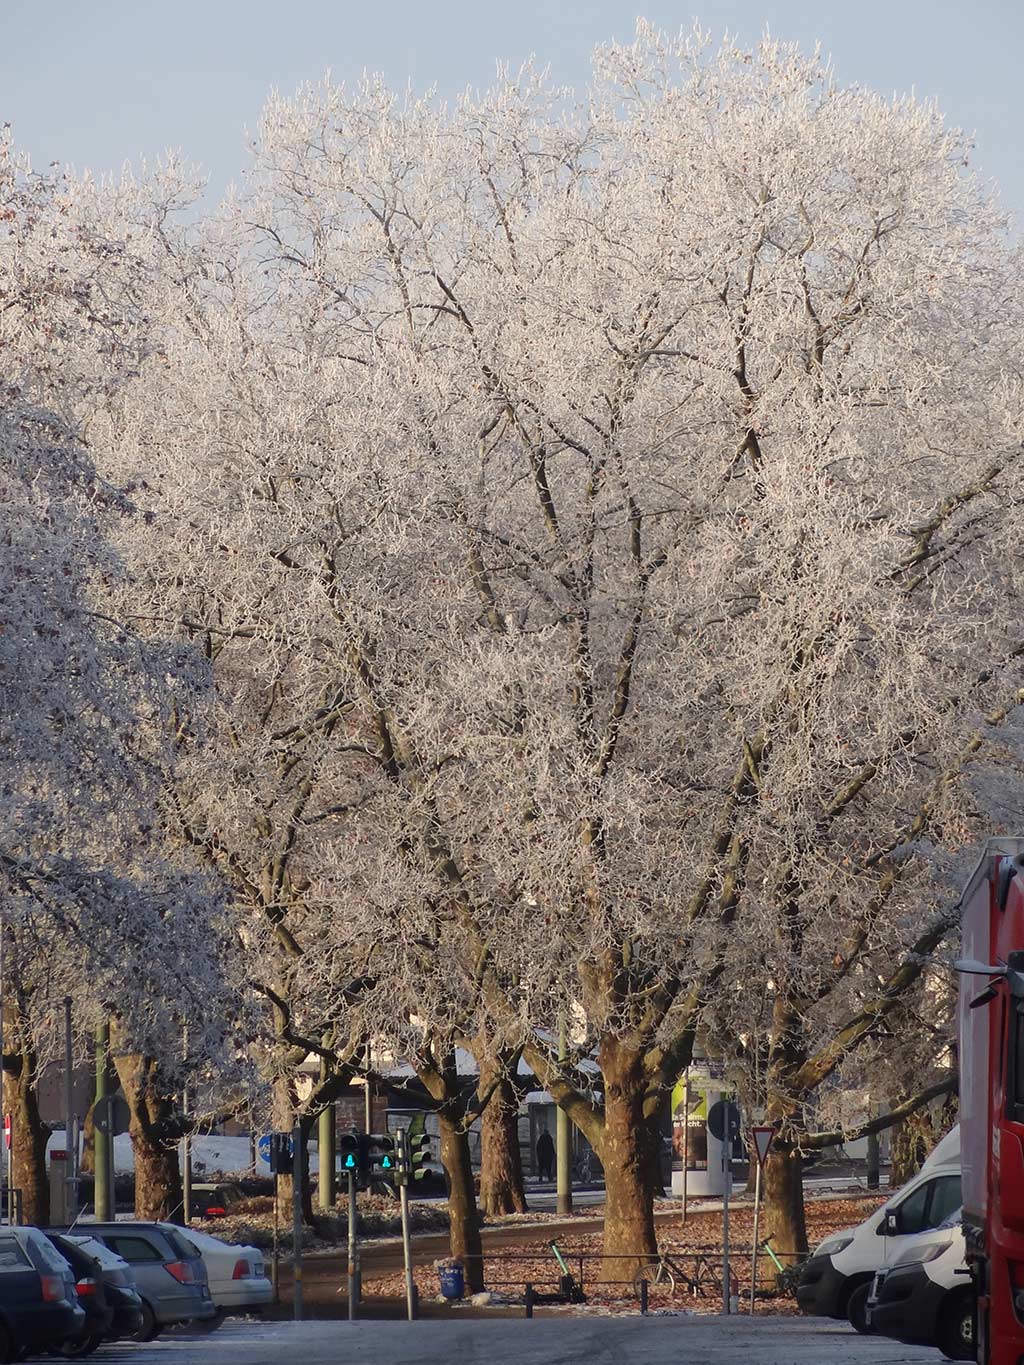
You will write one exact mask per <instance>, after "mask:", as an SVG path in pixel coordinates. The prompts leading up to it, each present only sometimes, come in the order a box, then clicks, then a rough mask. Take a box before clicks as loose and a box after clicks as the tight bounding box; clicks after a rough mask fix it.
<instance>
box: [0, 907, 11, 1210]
mask: <svg viewBox="0 0 1024 1365" xmlns="http://www.w3.org/2000/svg"><path fill="white" fill-rule="evenodd" d="M6 1007H7V996H6V993H5V991H4V921H3V919H2V918H0V1111H2V1112H3V1113H4V1114H6V1113H7V1105H6V1103H5V1101H6V1099H7V1073H6V1071H5V1070H4V1011H5V1009H6ZM6 1161H7V1143H6V1142H3V1141H0V1191H2V1190H3V1189H4V1180H5V1172H4V1164H5V1162H6ZM5 1222H8V1223H13V1222H14V1218H13V1216H12V1214H11V1206H10V1204H8V1205H7V1212H6V1215H5V1213H4V1208H3V1200H2V1199H0V1227H2V1226H3V1224H4V1223H5Z"/></svg>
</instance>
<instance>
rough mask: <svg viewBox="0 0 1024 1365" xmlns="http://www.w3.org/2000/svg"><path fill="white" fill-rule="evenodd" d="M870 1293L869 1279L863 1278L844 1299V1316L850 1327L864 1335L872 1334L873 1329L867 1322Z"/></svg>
mask: <svg viewBox="0 0 1024 1365" xmlns="http://www.w3.org/2000/svg"><path fill="white" fill-rule="evenodd" d="M870 1293H871V1281H870V1280H865V1281H864V1283H863V1284H859V1285H858V1286H857V1288H856V1289H854V1290H853V1292H852V1293H851V1295H850V1297H849V1298H848V1299H847V1300H846V1317H847V1321H848V1322H849V1324H850V1326H851V1327H856V1329H857V1331H858V1332H862V1333H863V1334H864V1336H873V1335H874V1333H875V1329H874V1328H873V1327H872V1326H871V1324H870V1323H869V1322H868V1295H869V1294H870Z"/></svg>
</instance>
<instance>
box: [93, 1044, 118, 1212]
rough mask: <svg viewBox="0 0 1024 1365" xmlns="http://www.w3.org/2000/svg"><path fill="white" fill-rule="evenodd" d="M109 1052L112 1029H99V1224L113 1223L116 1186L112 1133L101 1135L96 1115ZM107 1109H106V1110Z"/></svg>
mask: <svg viewBox="0 0 1024 1365" xmlns="http://www.w3.org/2000/svg"><path fill="white" fill-rule="evenodd" d="M109 1048H110V1025H109V1024H100V1025H98V1026H97V1029H96V1096H95V1102H94V1104H93V1137H92V1143H93V1147H92V1150H93V1163H92V1165H93V1180H94V1182H95V1192H94V1194H93V1204H94V1206H95V1209H96V1220H97V1222H100V1223H110V1222H112V1221H113V1217H114V1210H113V1206H112V1205H113V1199H112V1196H113V1193H114V1191H113V1185H112V1182H111V1179H110V1165H111V1161H110V1158H111V1151H110V1149H111V1148H112V1147H113V1145H114V1140H113V1138H112V1137H111V1136H110V1134H109V1133H102V1132H100V1127H99V1125H98V1124H97V1123H96V1121H95V1119H96V1113H97V1110H99V1109H100V1106H101V1101H103V1100H105V1099H106V1098H107V1053H108V1051H109ZM104 1107H105V1106H104Z"/></svg>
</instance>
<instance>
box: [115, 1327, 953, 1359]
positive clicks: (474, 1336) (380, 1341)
mask: <svg viewBox="0 0 1024 1365" xmlns="http://www.w3.org/2000/svg"><path fill="white" fill-rule="evenodd" d="M101 1355H102V1360H103V1365H115V1362H116V1365H282V1363H283V1362H285V1361H287V1360H289V1359H291V1360H295V1361H301V1365H939V1362H940V1360H941V1357H940V1355H939V1353H938V1352H937V1351H933V1350H929V1349H926V1348H921V1347H911V1346H901V1345H900V1344H899V1343H898V1342H894V1341H889V1340H887V1339H886V1338H885V1337H859V1336H858V1335H857V1334H856V1333H855V1332H854V1331H853V1329H852V1328H849V1327H845V1326H843V1325H840V1324H838V1323H823V1322H821V1321H818V1320H814V1319H808V1318H782V1317H779V1318H757V1319H756V1320H755V1321H754V1322H751V1321H750V1319H749V1318H742V1317H740V1318H708V1317H694V1318H690V1317H684V1316H679V1317H649V1318H643V1319H642V1318H639V1317H629V1318H601V1317H582V1318H557V1319H556V1318H544V1319H534V1320H533V1321H532V1322H527V1321H525V1320H523V1319H520V1320H510V1319H501V1320H498V1321H483V1320H480V1319H473V1320H462V1321H459V1320H458V1319H456V1318H453V1319H452V1320H450V1321H446V1322H417V1323H402V1322H357V1323H347V1322H305V1323H294V1324H293V1323H284V1322H274V1323H245V1322H228V1323H227V1324H225V1326H224V1327H222V1328H221V1330H220V1331H219V1332H215V1333H214V1334H213V1335H212V1336H204V1337H188V1336H173V1335H168V1336H167V1337H166V1338H163V1339H161V1340H159V1341H156V1342H153V1343H152V1344H151V1345H149V1346H132V1345H124V1346H111V1347H104V1348H103V1349H102V1353H101ZM97 1359H100V1357H97Z"/></svg>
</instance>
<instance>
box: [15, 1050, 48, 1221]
mask: <svg viewBox="0 0 1024 1365" xmlns="http://www.w3.org/2000/svg"><path fill="white" fill-rule="evenodd" d="M4 1094H5V1109H4V1112H5V1113H8V1114H10V1116H11V1163H12V1169H13V1173H14V1188H15V1189H17V1190H20V1191H21V1220H22V1222H23V1223H30V1224H33V1225H34V1226H36V1227H46V1226H47V1224H48V1223H49V1221H50V1186H49V1183H48V1182H47V1178H46V1143H47V1139H48V1138H49V1136H50V1133H49V1129H48V1128H47V1127H46V1125H45V1124H44V1123H43V1121H42V1119H41V1118H40V1116H39V1102H38V1097H37V1095H36V1056H35V1053H34V1052H31V1051H28V1050H25V1051H23V1052H22V1053H21V1055H20V1057H19V1058H18V1059H17V1060H16V1061H15V1063H14V1069H13V1070H10V1071H6V1072H5V1073H4Z"/></svg>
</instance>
